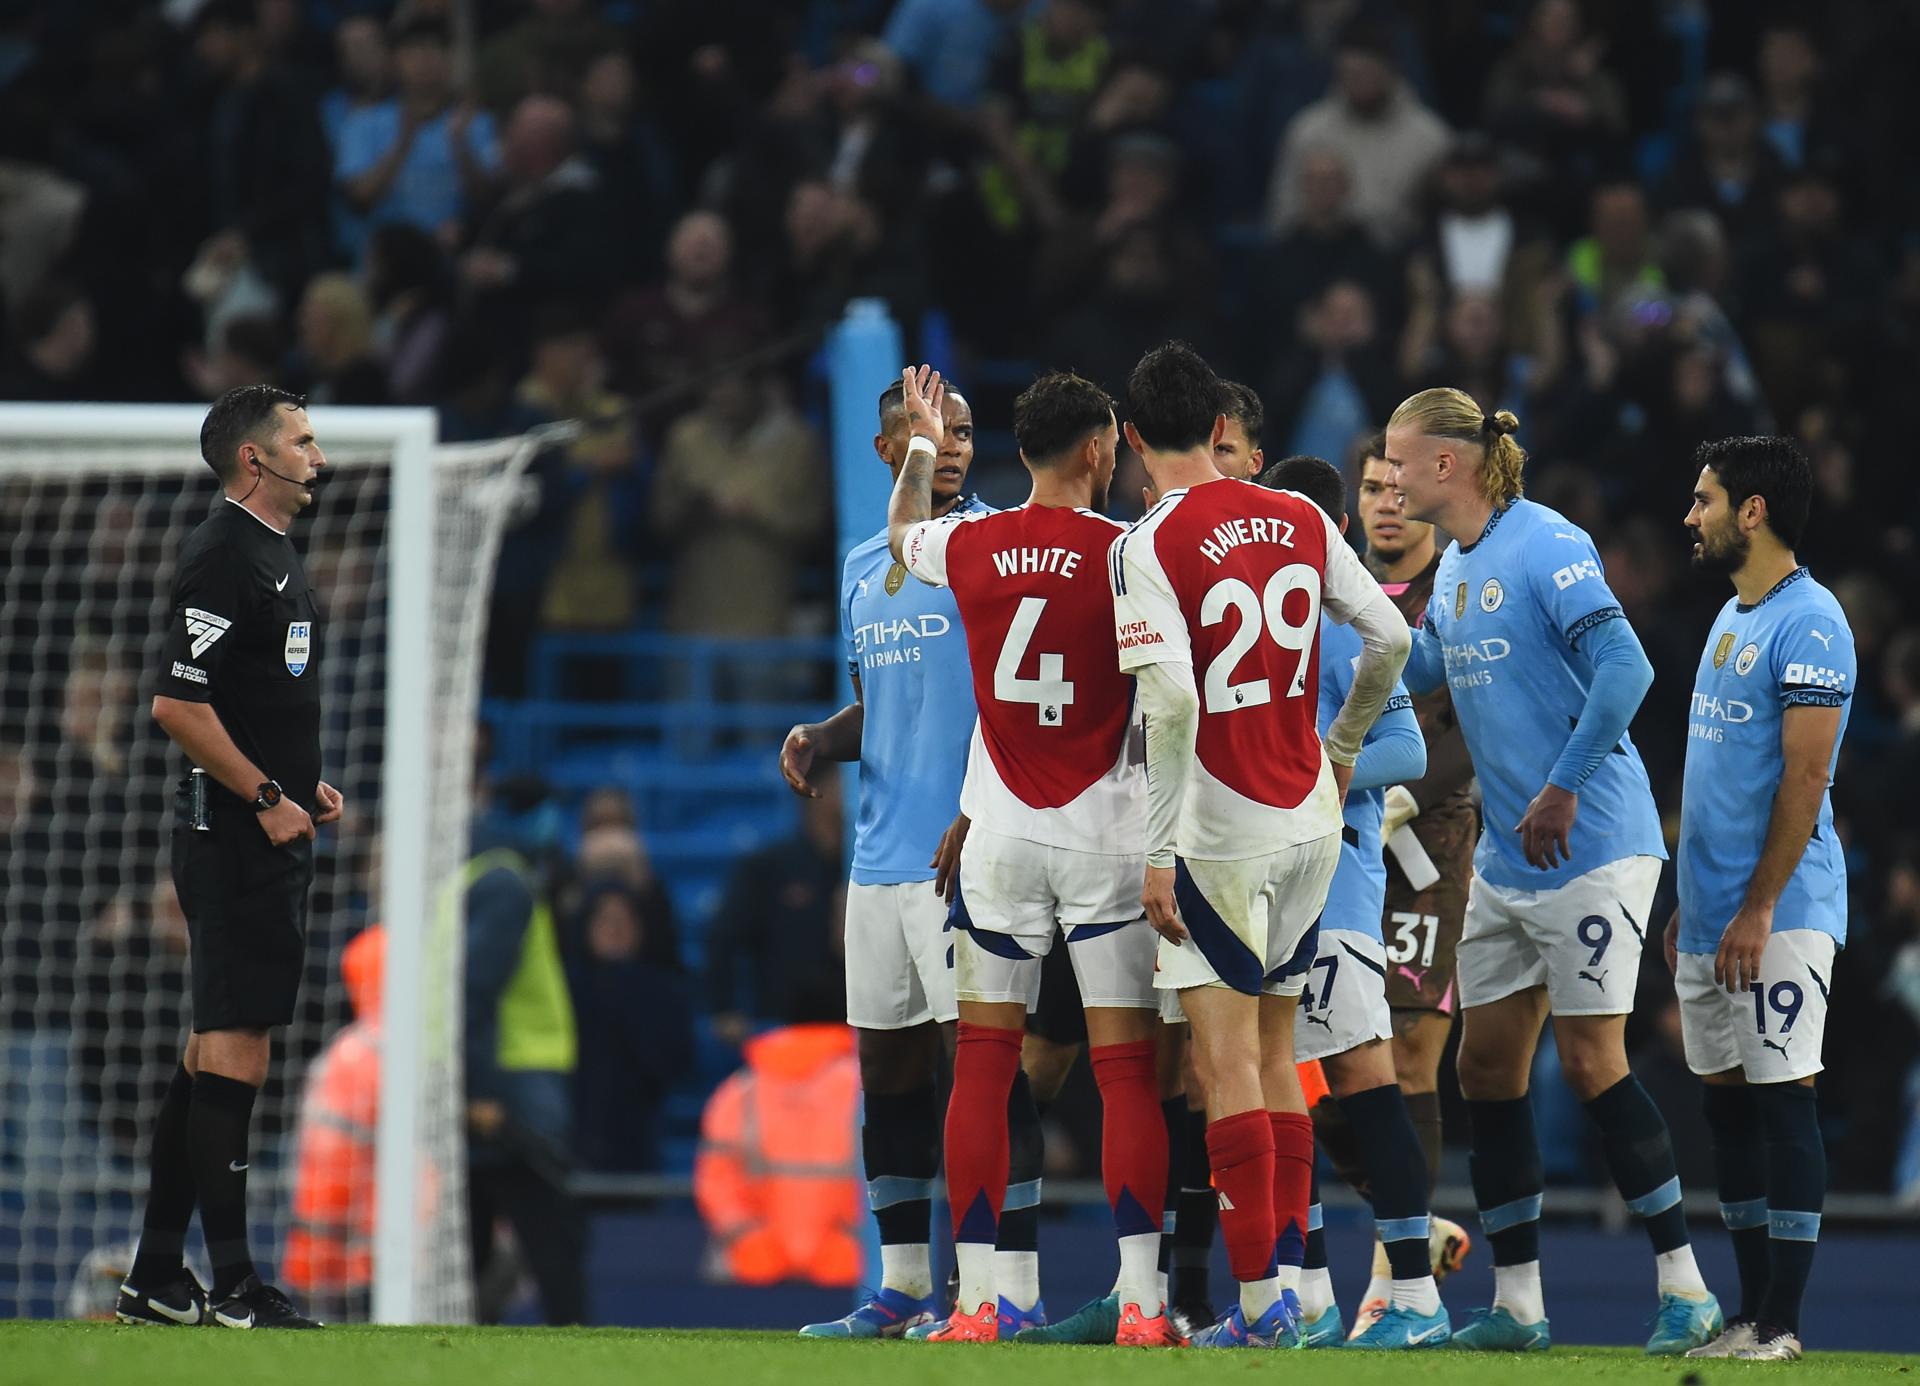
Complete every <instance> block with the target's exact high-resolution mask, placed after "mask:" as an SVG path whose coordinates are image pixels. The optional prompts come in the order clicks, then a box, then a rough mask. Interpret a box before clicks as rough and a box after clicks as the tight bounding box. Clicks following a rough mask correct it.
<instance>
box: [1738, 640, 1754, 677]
mask: <svg viewBox="0 0 1920 1386" xmlns="http://www.w3.org/2000/svg"><path fill="white" fill-rule="evenodd" d="M1759 658H1760V647H1759V646H1758V645H1748V646H1746V647H1745V648H1743V649H1742V650H1741V651H1740V657H1739V658H1738V659H1736V660H1734V661H1733V672H1734V673H1736V674H1738V675H1740V676H1741V677H1742V678H1745V677H1746V676H1747V675H1748V674H1749V673H1751V672H1752V671H1753V666H1754V664H1755V662H1756V661H1758V660H1759Z"/></svg>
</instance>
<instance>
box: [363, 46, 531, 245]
mask: <svg viewBox="0 0 1920 1386" xmlns="http://www.w3.org/2000/svg"><path fill="white" fill-rule="evenodd" d="M393 66H394V71H395V73H396V74H397V76H398V78H399V81H398V89H397V91H396V92H395V94H394V95H393V97H391V98H390V99H388V100H386V101H381V102H378V103H376V104H370V105H364V106H362V107H360V108H359V109H357V110H351V111H348V112H346V113H345V114H344V115H343V116H342V118H341V121H340V126H339V130H338V133H337V134H336V135H335V136H334V151H335V152H334V169H333V177H334V186H335V188H336V189H337V191H338V196H339V198H340V203H341V206H340V211H341V213H342V225H343V227H344V228H345V229H346V230H347V232H348V234H347V236H346V237H345V238H343V239H342V241H341V245H340V248H341V250H342V251H343V252H345V253H346V254H347V255H348V256H349V257H350V258H352V259H356V260H357V259H358V258H360V256H361V254H362V252H363V251H364V249H365V247H366V233H367V231H369V230H371V229H372V228H374V227H379V226H385V225H389V224H393V223H398V224H400V225H404V226H412V227H416V228H417V229H419V230H421V231H425V232H427V233H428V234H430V235H433V236H436V237H438V238H439V239H440V240H441V241H442V242H443V243H448V244H451V243H454V242H456V241H457V240H458V238H459V237H460V235H461V234H462V231H463V228H464V226H465V224H466V223H467V221H468V219H469V217H470V216H471V214H472V212H473V209H474V208H475V207H477V206H480V205H482V204H484V203H485V202H486V200H487V197H488V195H489V194H490V192H491V191H492V184H493V180H494V177H495V176H496V174H497V171H498V168H499V162H500V156H499V152H498V150H497V148H496V143H495V137H494V128H493V117H492V116H491V115H489V114H487V112H485V111H481V110H476V109H475V108H474V107H473V105H472V104H471V102H467V101H463V100H462V99H461V96H460V94H459V92H458V91H457V90H456V88H455V85H454V78H453V38H452V35H451V34H450V33H449V31H448V30H447V28H446V27H445V26H444V25H442V24H440V23H437V22H436V21H434V20H430V19H416V20H412V21H410V22H408V23H406V24H403V25H401V26H399V27H398V28H396V29H395V31H394V34H393ZM356 230H357V232H358V234H354V233H355V231H356Z"/></svg>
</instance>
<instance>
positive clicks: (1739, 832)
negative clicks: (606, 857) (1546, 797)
mask: <svg viewBox="0 0 1920 1386" xmlns="http://www.w3.org/2000/svg"><path fill="white" fill-rule="evenodd" d="M1855 678H1856V670H1855V665H1854V657H1853V631H1852V630H1851V629H1849V628H1848V626H1847V618H1846V615H1845V613H1844V612H1842V611H1841V609H1840V603H1839V602H1838V601H1837V600H1836V599H1835V598H1834V595H1833V593H1831V592H1829V591H1828V590H1827V589H1826V588H1824V587H1822V586H1821V585H1820V584H1819V583H1817V582H1815V581H1814V580H1813V577H1812V576H1811V575H1810V574H1809V573H1808V572H1807V570H1806V569H1805V568H1796V569H1794V571H1793V572H1792V573H1790V574H1789V575H1788V576H1786V577H1784V578H1782V579H1781V580H1780V582H1779V583H1778V584H1777V585H1776V586H1775V587H1774V588H1773V590H1772V591H1770V592H1768V593H1767V595H1766V596H1764V597H1762V598H1761V599H1760V600H1759V601H1757V602H1755V603H1754V604H1753V605H1752V606H1742V605H1741V604H1740V602H1739V601H1738V600H1733V601H1729V602H1728V603H1727V604H1726V605H1725V606H1724V607H1722V608H1721V609H1720V615H1719V616H1718V617H1717V618H1716V619H1715V621H1714V623H1713V630H1712V632H1711V634H1709V635H1708V637H1707V647H1706V649H1705V651H1703V652H1702V654H1701V656H1700V668H1699V670H1698V672H1696V673H1695V674H1694V678H1693V696H1692V698H1691V699H1690V700H1689V705H1688V710H1687V772H1686V774H1687V778H1686V788H1685V790H1684V791H1683V793H1682V795H1681V808H1680V861H1679V868H1678V869H1679V880H1680V951H1681V952H1683V953H1712V952H1715V951H1716V950H1718V948H1719V947H1720V935H1721V933H1722V932H1723V931H1724V930H1725V929H1726V927H1727V924H1728V922H1729V921H1730V920H1731V919H1732V918H1733V916H1734V913H1735V912H1736V911H1737V910H1738V909H1739V908H1740V901H1741V899H1742V898H1743V897H1744V896H1745V895H1746V892H1747V882H1748V881H1749V880H1750V879H1751V878H1752V876H1753V870H1754V867H1756V866H1757V865H1759V862H1760V848H1761V846H1762V844H1763V843H1764V842H1765V841H1766V836H1767V824H1768V821H1769V820H1770V819H1771V817H1772V815H1773V797H1774V791H1775V790H1776V789H1777V788H1778V787H1779V784H1780V776H1781V774H1782V772H1783V769H1784V766H1785V761H1784V758H1783V757H1782V756H1781V753H1780V719H1781V717H1782V715H1783V714H1784V713H1785V712H1786V710H1787V709H1788V708H1790V707H1797V706H1814V707H1837V708H1839V709H1840V736H1836V737H1835V738H1834V742H1833V759H1832V760H1831V761H1829V762H1828V765H1827V779H1828V781H1829V783H1831V781H1832V779H1833V766H1834V763H1835V762H1837V761H1838V760H1839V756H1840V737H1842V736H1845V735H1846V731H1847V714H1848V712H1849V711H1850V710H1851V706H1852V701H1853V688H1854V682H1855ZM1773 927H1774V928H1775V929H1818V930H1819V931H1820V932H1821V933H1824V934H1831V935H1832V936H1833V938H1834V940H1835V941H1836V942H1839V943H1843V944H1844V943H1845V942H1846V941H1847V868H1846V861H1845V859H1844V857H1843V855H1842V853H1841V850H1840V839H1839V837H1838V836H1836V835H1835V833H1834V830H1833V797H1832V795H1831V793H1828V794H1824V795H1822V796H1821V799H1820V820H1819V823H1818V825H1817V826H1816V827H1815V828H1814V832H1813V840H1812V841H1810V842H1809V843H1808V844H1807V850H1806V852H1805V853H1804V854H1803V855H1802V856H1801V858H1800V865H1799V866H1798V867H1796V868H1795V869H1794V873H1793V876H1792V878H1791V879H1790V880H1789V881H1788V882H1787V888H1786V889H1785V890H1784V891H1782V892H1781V894H1780V900H1779V902H1778V903H1777V904H1776V905H1775V906H1774V913H1773Z"/></svg>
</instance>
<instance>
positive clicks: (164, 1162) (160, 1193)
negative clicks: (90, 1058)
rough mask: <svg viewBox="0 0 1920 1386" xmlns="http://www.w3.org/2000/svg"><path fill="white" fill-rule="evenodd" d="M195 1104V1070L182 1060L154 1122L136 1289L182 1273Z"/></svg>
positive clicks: (133, 1272)
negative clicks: (190, 1126) (189, 1133)
mask: <svg viewBox="0 0 1920 1386" xmlns="http://www.w3.org/2000/svg"><path fill="white" fill-rule="evenodd" d="M192 1109H193V1075H192V1074H191V1073H189V1072H187V1066H186V1065H185V1064H181V1065H180V1066H179V1067H178V1068H176V1069H175V1070H174V1071H173V1081H172V1082H170V1083H168V1084H167V1096H166V1099H165V1100H164V1101H163V1102H161V1104H160V1115H159V1116H158V1117H157V1118H156V1119H155V1120H154V1123H153V1156H152V1159H151V1161H150V1165H151V1174H150V1181H149V1183H148V1185H147V1213H146V1218H145V1220H144V1221H143V1222H142V1224H141V1227H140V1248H139V1250H138V1251H136V1252H135V1253H134V1257H133V1266H132V1268H131V1269H130V1270H129V1271H128V1272H127V1281H128V1283H129V1284H131V1285H132V1286H133V1287H134V1288H135V1289H137V1290H146V1291H151V1290H158V1289H161V1288H163V1287H164V1286H166V1285H167V1284H168V1283H169V1282H170V1281H172V1279H173V1278H174V1277H175V1276H176V1275H178V1274H179V1273H180V1268H181V1266H182V1264H183V1262H182V1261H181V1254H182V1252H183V1251H184V1250H185V1248H186V1242H187V1224H188V1223H190V1222H191V1221H193V1202H194V1190H193V1160H192V1157H191V1155H190V1153H189V1150H190V1147H189V1145H188V1137H187V1123H188V1115H189V1113H190V1112H191V1111H192Z"/></svg>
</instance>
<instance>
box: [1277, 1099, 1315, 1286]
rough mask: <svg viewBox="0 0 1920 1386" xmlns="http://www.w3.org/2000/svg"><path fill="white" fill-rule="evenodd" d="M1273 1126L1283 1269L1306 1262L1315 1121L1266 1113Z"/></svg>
mask: <svg viewBox="0 0 1920 1386" xmlns="http://www.w3.org/2000/svg"><path fill="white" fill-rule="evenodd" d="M1267 1116H1268V1118H1269V1119H1270V1121H1271V1123H1272V1127H1273V1226H1274V1231H1275V1243H1274V1257H1275V1259H1276V1260H1277V1261H1278V1262H1279V1263H1280V1264H1281V1265H1283V1266H1297V1265H1299V1264H1301V1262H1302V1261H1304V1260H1305V1259H1306V1252H1307V1205H1308V1204H1309V1203H1311V1202H1312V1201H1313V1194H1312V1190H1313V1118H1312V1117H1310V1116H1307V1115H1306V1114H1304V1113H1302V1112H1269V1113H1267Z"/></svg>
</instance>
